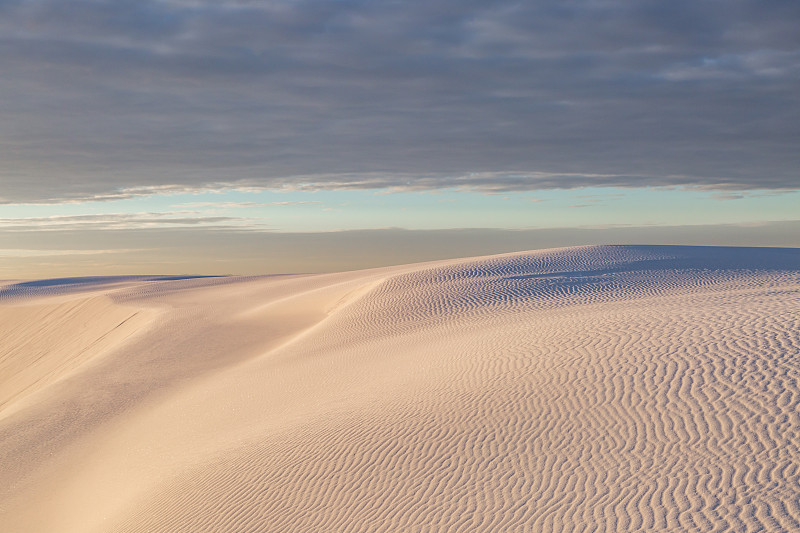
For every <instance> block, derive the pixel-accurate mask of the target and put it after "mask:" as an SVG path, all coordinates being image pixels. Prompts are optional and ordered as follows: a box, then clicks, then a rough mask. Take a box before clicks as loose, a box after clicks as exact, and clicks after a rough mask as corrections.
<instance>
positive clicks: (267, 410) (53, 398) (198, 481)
mask: <svg viewBox="0 0 800 533" xmlns="http://www.w3.org/2000/svg"><path fill="white" fill-rule="evenodd" d="M104 283H106V284H107V283H108V280H105V281H104ZM73 285H74V284H73ZM43 286H45V287H49V286H48V285H46V284H45V285H43ZM52 291H54V292H52V294H51V295H50V296H47V294H44V295H43V294H40V293H37V294H36V295H34V296H30V297H28V298H26V297H18V298H14V299H8V300H7V301H5V302H4V303H2V304H0V317H16V318H14V320H16V321H17V322H10V321H9V320H10V319H9V318H6V319H4V320H3V321H2V322H0V324H2V326H0V328H2V331H0V335H2V336H0V343H2V344H0V354H3V357H5V358H4V359H0V364H5V363H4V361H6V360H9V361H10V360H13V361H15V363H14V364H16V365H17V366H18V367H21V368H24V369H27V368H29V367H31V368H33V369H34V370H31V371H30V372H32V373H33V374H36V376H44V377H41V378H40V377H37V378H36V379H33V378H26V379H28V381H31V382H32V383H35V384H36V385H35V388H36V390H35V391H32V392H30V393H28V394H27V395H25V396H24V397H20V396H19V394H20V393H19V392H18V390H19V389H20V385H17V384H15V383H17V382H14V381H13V380H9V379H7V376H8V375H7V374H4V375H3V376H2V379H1V380H0V399H2V398H6V402H7V406H6V410H5V411H0V463H2V464H3V465H8V466H4V467H3V469H2V471H0V523H3V524H7V525H8V527H10V528H11V529H9V530H10V531H21V532H25V531H56V530H57V531H62V532H70V531H76V532H77V531H80V532H89V531H97V532H101V531H124V532H144V531H165V532H166V531H169V532H176V531H186V532H196V531H215V532H216V531H230V532H235V531H309V532H312V531H314V532H318V531H331V532H334V531H335V532H339V531H370V532H372V531H386V532H393V531H537V532H538V531H596V530H605V531H633V530H652V531H668V530H672V531H687V530H696V531H711V530H718V531H722V530H737V531H791V530H800V469H799V468H798V466H797V465H798V464H800V431H799V429H800V413H798V404H799V403H800V389H799V387H800V385H798V383H800V313H798V309H800V250H793V249H742V248H711V247H678V246H598V247H582V248H569V249H557V250H545V251H537V252H524V253H516V254H504V255H500V256H490V257H483V258H473V259H462V260H450V261H440V262H432V263H426V264H418V265H405V266H401V267H390V268H384V269H374V270H368V271H362V272H348V273H340V274H328V275H310V276H273V277H261V278H259V277H256V278H209V279H192V280H174V279H163V278H162V279H160V280H156V279H146V280H145V279H128V280H114V283H113V284H110V285H104V286H98V285H97V284H92V283H86V284H83V285H81V286H80V287H77V288H76V287H75V286H73V287H71V288H70V290H69V291H67V292H64V291H62V292H58V291H57V290H55V289H52ZM65 295H66V296H65ZM65 298H66V299H65ZM80 306H84V307H80ZM79 311H80V312H79ZM81 313H84V314H81ZM126 314H127V316H128V318H127V319H126V318H125V316H126ZM81 317H85V318H81ZM81 320H86V321H88V322H89V323H91V325H92V326H91V328H89V329H91V331H92V332H93V333H92V334H77V333H76V334H75V335H73V337H69V335H66V333H64V332H74V331H76V330H75V324H76V323H81ZM125 320H127V322H126V321H125ZM120 321H122V325H116V326H114V324H116V323H118V322H120ZM14 324H16V327H12V326H13V325H14ZM26 328H27V329H26ZM92 328H93V329H92ZM109 328H110V329H109ZM126 328H130V329H126ZM118 330H119V331H118ZM109 332H110V333H109ZM98 335H99V336H100V337H99V338H100V339H101V340H100V341H98V340H96V339H97V338H98ZM34 337H35V338H36V339H37V340H36V341H35V342H34V340H32V339H33V338H34ZM69 339H73V340H69ZM92 339H95V340H92ZM79 341H80V342H79ZM81 342H82V343H83V344H81ZM87 346H88V348H87ZM92 347H93V348H92ZM56 348H58V349H56ZM87 349H88V350H90V351H91V350H94V351H91V353H90V354H89V352H86V351H85V350H87ZM9 353H10V354H12V356H13V357H9V356H8V355H7V354H9ZM87 354H89V355H90V356H89V355H87ZM37 369H38V370H37ZM53 369H55V370H53ZM33 374H32V375H33ZM51 378H53V379H51ZM56 378H57V379H56ZM18 381H19V380H18ZM19 382H20V383H21V382H22V381H19ZM31 386H33V385H31ZM24 390H28V389H24ZM6 412H7V413H8V414H5V413H6Z"/></svg>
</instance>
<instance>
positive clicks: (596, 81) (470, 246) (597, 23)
mask: <svg viewBox="0 0 800 533" xmlns="http://www.w3.org/2000/svg"><path fill="white" fill-rule="evenodd" d="M798 27H800V3H798V2H797V1H796V0H758V1H750V0H725V1H721V0H713V1H712V0H692V1H684V0H674V1H669V2H667V1H653V0H637V1H630V0H624V1H623V0H619V1H617V0H559V1H528V2H524V1H510V0H498V1H487V0H483V1H480V2H477V1H471V0H458V1H456V0H425V1H417V0H408V1H404V2H399V1H381V0H360V1H359V0H214V1H211V0H208V1H206V0H75V1H71V2H63V1H55V0H0V68H2V71H1V72H2V76H0V97H1V98H0V279H30V278H34V277H58V276H71V275H99V274H111V273H113V274H122V273H129V274H144V273H147V274H181V273H182V274H223V273H225V274H257V273H264V274H269V273H282V272H322V271H330V270H340V269H352V268H366V267H371V266H380V265H384V264H396V263H403V262H411V261H421V260H431V259H437V258H445V257H458V256H467V255H479V254H487V253H498V252H505V251H513V250H523V249H533V248H543V247H554V246H572V245H580V244H599V243H611V244H614V243H653V244H706V245H742V246H793V247H796V246H800V231H798V229H800V192H798V191H799V190H800V31H798V30H797V28H798Z"/></svg>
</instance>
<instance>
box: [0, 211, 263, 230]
mask: <svg viewBox="0 0 800 533" xmlns="http://www.w3.org/2000/svg"><path fill="white" fill-rule="evenodd" d="M181 227H209V228H210V227H213V228H229V229H230V228H239V229H255V228H261V229H264V228H265V227H266V226H265V224H264V221H263V220H260V219H253V218H239V217H226V216H202V215H196V214H193V213H191V212H171V213H104V214H90V215H56V216H48V217H19V218H0V229H2V230H6V231H9V230H13V231H66V230H76V229H93V230H98V229H102V230H129V229H153V228H181Z"/></svg>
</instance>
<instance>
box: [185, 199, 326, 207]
mask: <svg viewBox="0 0 800 533" xmlns="http://www.w3.org/2000/svg"><path fill="white" fill-rule="evenodd" d="M321 204H322V202H319V201H286V202H264V203H259V202H185V203H182V204H175V205H173V206H172V207H178V208H189V209H192V208H195V209H199V208H205V207H213V208H217V209H252V208H258V207H292V206H299V205H321Z"/></svg>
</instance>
